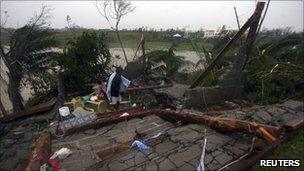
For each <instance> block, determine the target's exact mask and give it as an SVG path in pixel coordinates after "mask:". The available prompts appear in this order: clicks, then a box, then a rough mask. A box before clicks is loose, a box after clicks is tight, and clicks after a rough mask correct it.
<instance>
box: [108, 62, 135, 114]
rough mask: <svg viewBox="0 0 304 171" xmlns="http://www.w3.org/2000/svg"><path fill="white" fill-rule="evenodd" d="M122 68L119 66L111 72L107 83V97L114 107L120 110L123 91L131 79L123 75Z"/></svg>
mask: <svg viewBox="0 0 304 171" xmlns="http://www.w3.org/2000/svg"><path fill="white" fill-rule="evenodd" d="M121 73H122V68H120V67H117V68H116V71H115V72H114V73H113V74H111V76H110V77H109V79H108V83H107V92H106V94H107V97H108V100H109V101H110V102H111V104H113V105H114V108H115V109H116V110H118V108H119V102H120V101H121V93H122V92H123V91H125V90H126V88H127V87H128V86H129V85H130V83H131V81H129V80H128V79H126V78H125V77H124V76H122V75H121Z"/></svg>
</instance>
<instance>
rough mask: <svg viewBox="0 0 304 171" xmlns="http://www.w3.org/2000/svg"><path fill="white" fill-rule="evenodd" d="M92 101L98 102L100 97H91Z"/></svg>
mask: <svg viewBox="0 0 304 171" xmlns="http://www.w3.org/2000/svg"><path fill="white" fill-rule="evenodd" d="M90 100H91V101H96V100H98V97H97V96H91V97H90Z"/></svg>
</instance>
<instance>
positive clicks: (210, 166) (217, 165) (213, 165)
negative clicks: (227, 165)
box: [207, 160, 222, 170]
mask: <svg viewBox="0 0 304 171" xmlns="http://www.w3.org/2000/svg"><path fill="white" fill-rule="evenodd" d="M207 167H208V169H209V170H217V169H219V168H221V167H222V166H221V164H220V163H219V162H218V161H216V160H213V161H212V162H211V163H209V164H208V165H207Z"/></svg>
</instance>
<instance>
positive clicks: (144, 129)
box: [136, 123, 159, 134]
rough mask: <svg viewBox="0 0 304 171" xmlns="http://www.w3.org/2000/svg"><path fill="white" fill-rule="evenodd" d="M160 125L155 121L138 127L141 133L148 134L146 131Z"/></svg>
mask: <svg viewBox="0 0 304 171" xmlns="http://www.w3.org/2000/svg"><path fill="white" fill-rule="evenodd" d="M158 126H159V125H155V124H153V123H149V124H146V125H143V126H141V127H138V128H136V129H137V132H138V133H139V134H146V132H148V131H149V130H151V129H153V128H156V127H158Z"/></svg>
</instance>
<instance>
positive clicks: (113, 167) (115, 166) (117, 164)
mask: <svg viewBox="0 0 304 171" xmlns="http://www.w3.org/2000/svg"><path fill="white" fill-rule="evenodd" d="M128 167H129V166H128V165H127V164H125V163H120V162H118V161H114V162H112V163H110V164H109V170H125V169H127V168H128Z"/></svg>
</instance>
